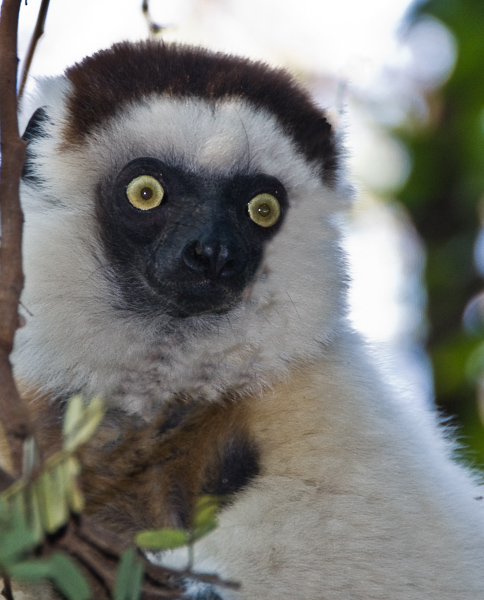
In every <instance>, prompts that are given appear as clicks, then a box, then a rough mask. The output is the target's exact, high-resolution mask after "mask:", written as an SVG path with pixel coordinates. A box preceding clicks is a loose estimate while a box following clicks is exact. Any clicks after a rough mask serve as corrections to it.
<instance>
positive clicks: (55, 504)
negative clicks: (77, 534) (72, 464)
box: [34, 465, 69, 533]
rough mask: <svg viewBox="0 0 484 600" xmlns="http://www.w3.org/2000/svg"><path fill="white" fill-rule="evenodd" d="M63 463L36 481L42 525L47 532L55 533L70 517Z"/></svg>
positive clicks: (35, 486)
mask: <svg viewBox="0 0 484 600" xmlns="http://www.w3.org/2000/svg"><path fill="white" fill-rule="evenodd" d="M59 467H62V465H60V466H58V467H57V468H54V469H52V470H49V471H45V472H44V473H42V475H41V476H40V477H39V478H38V480H37V481H36V482H35V483H34V488H35V492H36V494H37V497H38V499H39V505H40V511H41V519H42V525H43V526H44V530H45V531H47V533H55V532H56V531H57V530H58V529H59V528H60V527H62V526H63V525H65V524H66V523H67V521H68V519H69V508H68V506H67V499H66V490H65V485H64V483H65V482H64V480H63V475H62V473H58V471H62V469H61V468H59Z"/></svg>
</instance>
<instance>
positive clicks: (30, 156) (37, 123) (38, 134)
mask: <svg viewBox="0 0 484 600" xmlns="http://www.w3.org/2000/svg"><path fill="white" fill-rule="evenodd" d="M46 108H47V107H45V106H41V107H40V108H38V109H37V110H36V111H35V112H34V114H33V115H32V116H31V117H30V120H29V122H28V123H27V127H26V128H25V131H24V133H23V135H22V139H23V140H24V141H25V142H27V151H26V155H25V163H24V167H23V170H22V179H23V180H24V181H26V182H29V183H32V184H36V183H39V176H38V174H36V173H35V169H34V160H35V152H34V151H33V149H32V147H31V144H32V142H34V141H35V140H38V139H40V138H43V137H48V135H49V134H48V133H47V132H46V127H45V126H46V124H47V123H48V122H49V120H50V119H49V115H48V114H47V110H46Z"/></svg>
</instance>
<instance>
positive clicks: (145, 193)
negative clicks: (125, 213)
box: [140, 187, 153, 200]
mask: <svg viewBox="0 0 484 600" xmlns="http://www.w3.org/2000/svg"><path fill="white" fill-rule="evenodd" d="M140 196H141V197H142V198H143V200H151V198H152V197H153V190H152V189H151V188H149V187H145V188H143V189H142V190H141V192H140Z"/></svg>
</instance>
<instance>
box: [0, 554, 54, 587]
mask: <svg viewBox="0 0 484 600" xmlns="http://www.w3.org/2000/svg"><path fill="white" fill-rule="evenodd" d="M8 573H9V575H10V577H12V578H13V579H16V580H18V581H25V582H27V583H35V582H36V581H40V580H42V579H48V578H49V577H50V567H49V565H48V564H47V562H46V561H45V560H34V559H29V560H24V561H22V562H18V563H16V564H15V565H12V566H11V567H9V569H8Z"/></svg>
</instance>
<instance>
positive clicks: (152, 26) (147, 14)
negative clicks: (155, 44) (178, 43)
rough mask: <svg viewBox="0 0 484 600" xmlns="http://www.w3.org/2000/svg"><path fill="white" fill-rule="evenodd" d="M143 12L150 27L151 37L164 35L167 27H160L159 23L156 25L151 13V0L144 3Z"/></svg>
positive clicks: (142, 5)
mask: <svg viewBox="0 0 484 600" xmlns="http://www.w3.org/2000/svg"><path fill="white" fill-rule="evenodd" d="M141 11H142V12H143V15H144V16H145V19H146V23H147V25H148V31H149V32H150V35H153V36H156V35H158V34H160V33H162V32H163V31H164V30H165V29H167V26H166V25H158V24H157V23H155V22H154V21H153V18H152V17H151V13H150V5H149V0H143V1H142V3H141Z"/></svg>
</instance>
